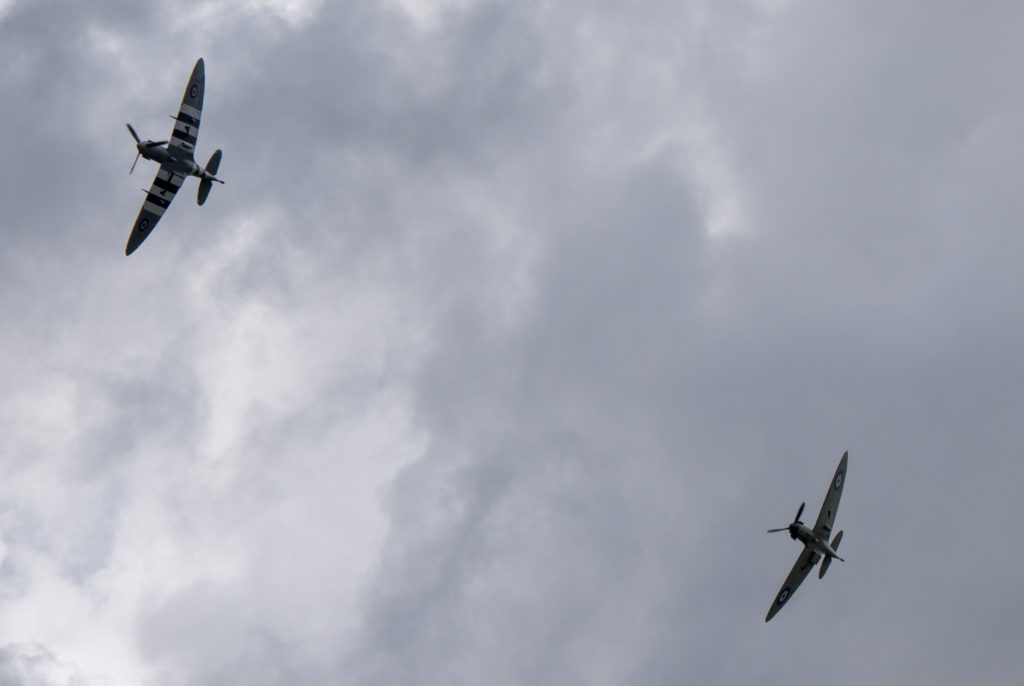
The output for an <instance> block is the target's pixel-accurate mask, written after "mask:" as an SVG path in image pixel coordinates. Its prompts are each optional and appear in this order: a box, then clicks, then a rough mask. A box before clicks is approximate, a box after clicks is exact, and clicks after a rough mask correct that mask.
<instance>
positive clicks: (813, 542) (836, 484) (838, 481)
mask: <svg viewBox="0 0 1024 686" xmlns="http://www.w3.org/2000/svg"><path fill="white" fill-rule="evenodd" d="M848 457H849V452H845V453H843V457H842V459H840V460H839V466H838V467H836V473H835V475H834V476H833V477H832V483H831V485H830V486H829V488H828V492H827V493H826V494H825V502H823V503H822V504H821V511H820V512H818V520H817V521H816V522H815V523H814V528H813V529H808V528H807V526H805V525H804V523H803V522H801V521H800V515H801V514H803V512H804V505H806V504H807V503H800V509H799V510H797V511H796V517H795V518H794V519H793V522H792V523H791V524H790V525H789V526H786V527H783V528H781V529H768V533H770V534H771V533H775V532H776V531H788V532H789V537H790V538H792V539H793V540H798V541H800V542H801V543H803V544H804V549H803V552H801V553H800V557H798V558H797V559H796V564H794V565H793V569H791V570H790V572H789V576H787V577H786V580H785V581H783V582H782V588H781V589H779V594H778V595H777V596H775V601H774V602H773V603H772V607H771V609H770V610H768V616H767V617H765V618H764V621H766V622H767V621H770V620H771V618H772V617H774V616H775V613H776V612H778V611H779V610H781V609H782V606H783V605H785V604H786V601H787V600H789V598H790V596H792V595H793V593H795V592H796V589H797V588H798V587H799V586H800V584H801V583H803V580H804V578H806V577H807V574H808V572H810V571H811V568H812V567H814V565H816V564H817V563H818V560H820V559H822V558H824V560H823V561H822V563H821V569H820V570H819V571H818V578H819V579H821V578H822V577H824V576H825V572H827V571H828V567H829V565H830V564H832V558H835V559H837V560H839V561H840V562H845V560H843V558H841V557H839V555H838V554H836V550H838V549H839V542H840V541H841V540H843V532H842V531H840V532H839V533H837V534H836V537H835V538H833V539H832V543H829V542H828V538H829V536H830V535H831V534H832V524H833V523H834V522H835V520H836V513H837V512H838V511H839V499H840V498H841V497H842V496H843V484H844V483H846V461H847V458H848Z"/></svg>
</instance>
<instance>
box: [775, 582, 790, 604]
mask: <svg viewBox="0 0 1024 686" xmlns="http://www.w3.org/2000/svg"><path fill="white" fill-rule="evenodd" d="M788 597H789V586H787V587H786V588H784V589H782V590H781V591H779V599H778V600H776V601H775V603H776V604H777V605H782V604H783V603H784V602H786V598H788Z"/></svg>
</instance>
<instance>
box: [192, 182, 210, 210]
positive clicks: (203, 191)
mask: <svg viewBox="0 0 1024 686" xmlns="http://www.w3.org/2000/svg"><path fill="white" fill-rule="evenodd" d="M211 188H213V181H210V180H209V179H203V180H202V181H200V182H199V196H198V197H197V198H196V199H197V200H198V201H199V204H200V205H202V204H203V203H204V202H206V196H208V195H209V194H210V189H211Z"/></svg>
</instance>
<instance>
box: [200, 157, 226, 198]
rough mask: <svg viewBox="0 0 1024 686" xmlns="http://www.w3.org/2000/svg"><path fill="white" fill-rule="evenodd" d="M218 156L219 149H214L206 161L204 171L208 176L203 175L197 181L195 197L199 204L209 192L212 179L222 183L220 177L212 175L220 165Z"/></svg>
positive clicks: (211, 186)
mask: <svg viewBox="0 0 1024 686" xmlns="http://www.w3.org/2000/svg"><path fill="white" fill-rule="evenodd" d="M220 156H221V152H220V150H216V151H214V153H213V155H211V156H210V161H209V162H207V163H206V169H205V170H204V171H205V172H206V174H208V175H209V176H204V178H203V180H202V181H200V182H199V196H198V197H197V198H196V199H197V200H198V201H199V204H200V205H202V204H203V203H204V202H206V196H208V195H209V194H210V189H211V188H213V182H214V181H218V182H220V183H224V182H223V181H221V180H220V179H218V178H215V177H214V175H215V174H216V173H217V168H218V167H220Z"/></svg>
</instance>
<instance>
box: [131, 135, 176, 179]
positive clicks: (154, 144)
mask: <svg viewBox="0 0 1024 686" xmlns="http://www.w3.org/2000/svg"><path fill="white" fill-rule="evenodd" d="M125 126H127V127H128V133H130V134H131V135H132V138H134V139H135V147H136V149H138V152H137V153H135V161H134V162H132V168H131V169H130V170H129V171H128V173H129V174H131V173H132V172H133V171H135V165H136V163H137V162H138V161H139V155H141V154H142V149H143V148H158V147H160V146H161V145H166V144H167V141H150V140H147V141H143V140H142V139H140V138H139V134H137V133H135V129H133V128H132V125H131V124H128V123H125Z"/></svg>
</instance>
